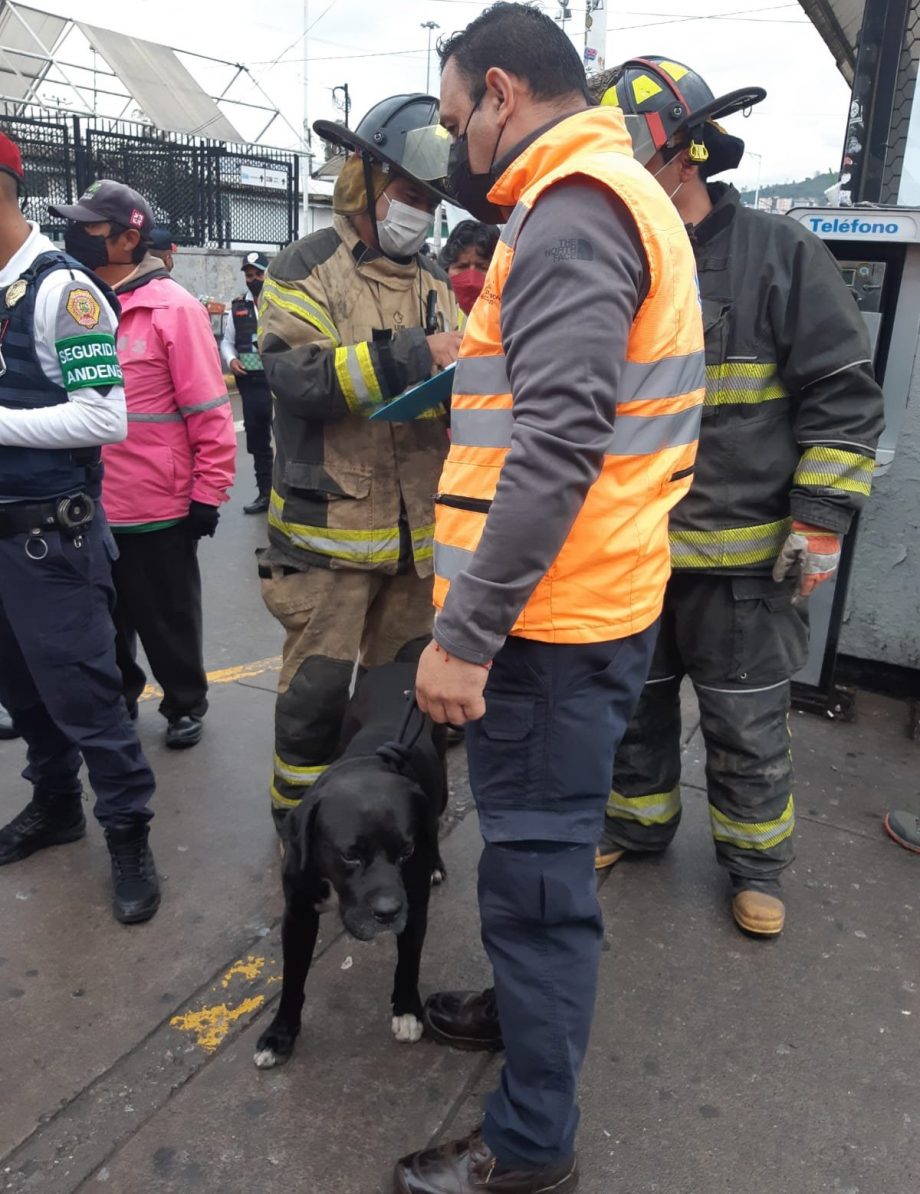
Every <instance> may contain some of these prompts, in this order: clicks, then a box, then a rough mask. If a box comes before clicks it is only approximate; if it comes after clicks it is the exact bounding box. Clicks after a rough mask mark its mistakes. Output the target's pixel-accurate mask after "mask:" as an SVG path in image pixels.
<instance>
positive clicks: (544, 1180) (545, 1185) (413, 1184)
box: [393, 1129, 578, 1194]
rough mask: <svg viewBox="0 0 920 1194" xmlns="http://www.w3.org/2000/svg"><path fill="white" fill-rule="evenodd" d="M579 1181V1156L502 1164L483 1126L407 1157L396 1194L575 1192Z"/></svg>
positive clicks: (399, 1169)
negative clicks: (529, 1164) (533, 1164)
mask: <svg viewBox="0 0 920 1194" xmlns="http://www.w3.org/2000/svg"><path fill="white" fill-rule="evenodd" d="M577 1187H578V1163H577V1161H576V1160H575V1158H574V1157H568V1158H567V1159H566V1160H564V1161H553V1162H551V1163H550V1164H549V1165H541V1166H540V1167H539V1169H529V1168H525V1167H524V1166H522V1165H502V1164H501V1162H500V1161H499V1160H498V1159H497V1158H496V1157H495V1156H494V1154H493V1153H492V1150H491V1149H490V1148H489V1146H488V1145H487V1144H486V1142H485V1141H484V1140H483V1138H482V1133H481V1132H480V1131H479V1130H478V1129H477V1130H476V1131H475V1132H473V1133H471V1134H470V1135H469V1136H467V1137H465V1138H464V1139H463V1140H451V1141H450V1142H449V1143H447V1144H440V1145H438V1147H437V1148H429V1149H426V1150H425V1151H424V1152H420V1153H413V1154H412V1155H411V1156H409V1157H403V1159H402V1160H401V1161H400V1162H399V1163H398V1164H397V1166H396V1171H395V1173H394V1174H393V1189H394V1190H395V1191H396V1194H475V1192H476V1191H477V1190H486V1191H489V1190H494V1191H495V1194H550V1192H552V1194H569V1191H571V1190H575V1189H576V1188H577Z"/></svg>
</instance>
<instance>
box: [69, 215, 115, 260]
mask: <svg viewBox="0 0 920 1194" xmlns="http://www.w3.org/2000/svg"><path fill="white" fill-rule="evenodd" d="M64 248H65V250H66V251H67V252H68V253H69V254H70V256H71V257H75V258H76V260H77V261H79V262H80V264H81V265H85V266H86V268H87V269H100V268H101V267H102V266H104V265H108V264H109V250H108V247H107V245H106V243H105V237H104V236H101V235H97V236H93V235H91V234H90V233H89V232H87V231H86V228H85V227H84V225H83V224H68V226H67V230H66V231H65V233H64Z"/></svg>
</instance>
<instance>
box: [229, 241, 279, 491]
mask: <svg viewBox="0 0 920 1194" xmlns="http://www.w3.org/2000/svg"><path fill="white" fill-rule="evenodd" d="M267 269H268V258H267V257H266V256H265V254H264V253H256V252H252V253H247V254H246V256H245V257H244V258H243V265H242V270H243V277H244V278H245V279H246V292H245V293H244V294H241V295H238V296H237V297H236V298H235V299H234V300H233V301H232V302H231V304H230V318H229V319H228V320H227V321H226V324H225V326H224V335H223V339H222V340H221V345H220V354H221V357H222V358H223V362H224V364H225V365H226V366H227V368H228V369H229V370H230V372H231V373H232V374H233V376H234V377H235V378H236V388H237V389H238V390H239V392H240V398H241V399H242V401H243V426H244V427H245V429H246V451H247V452H248V453H249V455H250V456H251V457H252V460H253V463H254V465H255V470H256V487H257V489H258V491H259V492H258V495H257V496H256V500H255V501H254V502H250V504H249V505H248V506H244V507H243V513H244V514H264V513H265V512H266V511H267V510H268V505H269V499H270V497H271V491H272V395H271V390H270V389H269V388H268V382H267V381H266V380H265V371H264V369H263V367H262V361H261V359H260V357H259V353H258V349H257V346H256V335H257V332H258V307H259V295H260V294H261V293H262V284H263V282H264V281H265V271H266V270H267Z"/></svg>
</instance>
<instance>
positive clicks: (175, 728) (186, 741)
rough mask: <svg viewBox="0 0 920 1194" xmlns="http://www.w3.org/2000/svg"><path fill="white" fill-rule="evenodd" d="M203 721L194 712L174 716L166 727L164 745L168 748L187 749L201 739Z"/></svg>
mask: <svg viewBox="0 0 920 1194" xmlns="http://www.w3.org/2000/svg"><path fill="white" fill-rule="evenodd" d="M203 733H204V723H203V721H202V719H201V718H200V717H196V716H195V714H194V713H186V714H184V715H183V716H182V717H174V718H172V719H171V720H170V723H169V725H168V726H167V727H166V745H167V746H168V747H169V749H170V750H187V749H188V747H190V746H196V745H197V744H198V743H199V742H200V741H201V735H202V734H203Z"/></svg>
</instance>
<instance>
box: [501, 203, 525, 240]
mask: <svg viewBox="0 0 920 1194" xmlns="http://www.w3.org/2000/svg"><path fill="white" fill-rule="evenodd" d="M529 212H530V208H529V207H526V206H525V205H524V204H523V203H519V204H518V205H517V206H516V207H515V209H514V210H513V211H512V213H511V215H510V216H509V217H508V222H507V223H506V224H505V226H504V228H503V229H502V234H501V236H500V237H499V240H500V241H501V242H502V244H503V245H510V246H511V247H512V248H514V246H515V244H516V243H517V238H518V236H519V235H520V233H521V225H522V224H523V223H524V220H525V219H526V217H527V215H528V213H529Z"/></svg>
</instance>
